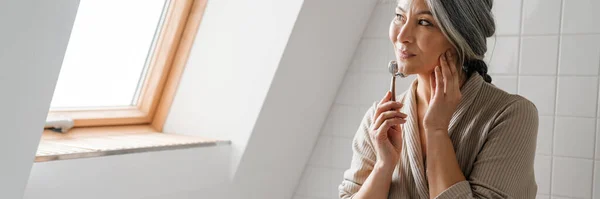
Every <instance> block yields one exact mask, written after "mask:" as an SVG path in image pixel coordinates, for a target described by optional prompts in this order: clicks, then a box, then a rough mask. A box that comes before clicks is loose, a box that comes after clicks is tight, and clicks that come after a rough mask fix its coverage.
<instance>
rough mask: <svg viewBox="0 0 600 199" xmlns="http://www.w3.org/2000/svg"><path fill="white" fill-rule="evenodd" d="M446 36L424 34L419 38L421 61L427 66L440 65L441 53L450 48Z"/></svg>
mask: <svg viewBox="0 0 600 199" xmlns="http://www.w3.org/2000/svg"><path fill="white" fill-rule="evenodd" d="M446 43H447V40H446V38H444V37H443V36H442V37H439V36H431V35H426V34H424V37H421V38H419V48H420V50H421V54H422V55H423V56H421V61H422V62H423V64H425V65H426V66H427V67H431V68H434V67H435V66H437V65H439V58H440V55H441V54H442V53H443V52H445V51H446V50H447V49H448V46H447V45H446Z"/></svg>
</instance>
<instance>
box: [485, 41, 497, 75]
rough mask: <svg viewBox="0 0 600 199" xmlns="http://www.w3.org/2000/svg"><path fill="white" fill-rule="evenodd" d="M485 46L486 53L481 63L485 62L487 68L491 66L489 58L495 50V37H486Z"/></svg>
mask: <svg viewBox="0 0 600 199" xmlns="http://www.w3.org/2000/svg"><path fill="white" fill-rule="evenodd" d="M486 45H487V51H486V52H485V55H484V57H483V61H485V63H486V64H487V65H488V67H489V66H490V65H491V60H490V58H491V57H492V56H493V55H494V53H495V50H496V46H497V44H496V36H492V37H488V38H487V39H486Z"/></svg>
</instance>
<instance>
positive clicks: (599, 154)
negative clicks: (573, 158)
mask: <svg viewBox="0 0 600 199" xmlns="http://www.w3.org/2000/svg"><path fill="white" fill-rule="evenodd" d="M596 160H600V119H598V120H596ZM599 194H600V193H599ZM598 196H599V197H600V195H598Z"/></svg>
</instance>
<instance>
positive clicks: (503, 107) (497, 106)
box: [478, 83, 539, 131]
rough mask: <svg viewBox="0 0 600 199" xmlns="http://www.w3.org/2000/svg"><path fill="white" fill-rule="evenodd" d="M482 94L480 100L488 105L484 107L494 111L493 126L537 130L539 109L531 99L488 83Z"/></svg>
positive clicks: (485, 84)
mask: <svg viewBox="0 0 600 199" xmlns="http://www.w3.org/2000/svg"><path fill="white" fill-rule="evenodd" d="M480 95H481V97H480V99H479V100H478V101H479V102H480V103H482V104H483V105H484V106H485V107H486V108H484V109H485V111H486V112H488V113H490V112H493V113H494V114H493V116H492V117H491V118H490V119H491V122H492V126H494V127H499V126H505V127H506V128H511V129H512V128H520V129H529V130H534V131H537V128H538V125H539V115H538V110H537V107H536V106H535V104H534V103H533V102H531V101H530V100H529V99H527V98H525V97H523V96H521V95H517V94H510V93H507V92H506V91H504V90H502V89H499V88H497V87H496V86H494V85H492V84H488V83H484V86H483V87H482V90H481V93H480Z"/></svg>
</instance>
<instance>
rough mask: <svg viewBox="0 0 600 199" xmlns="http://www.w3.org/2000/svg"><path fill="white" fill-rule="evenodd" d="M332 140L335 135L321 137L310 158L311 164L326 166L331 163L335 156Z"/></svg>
mask: <svg viewBox="0 0 600 199" xmlns="http://www.w3.org/2000/svg"><path fill="white" fill-rule="evenodd" d="M332 142H333V137H331V136H320V137H319V139H318V140H317V144H316V145H315V148H314V149H313V152H312V154H311V157H310V160H309V163H310V165H311V166H325V165H328V164H330V163H331V157H332V156H333V151H332V148H331V143H332Z"/></svg>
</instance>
